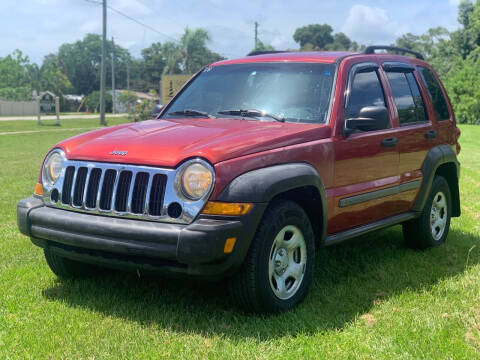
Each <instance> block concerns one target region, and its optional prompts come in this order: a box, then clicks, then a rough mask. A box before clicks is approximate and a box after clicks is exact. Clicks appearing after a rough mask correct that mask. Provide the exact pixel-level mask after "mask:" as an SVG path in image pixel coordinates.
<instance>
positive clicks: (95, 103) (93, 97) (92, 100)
mask: <svg viewBox="0 0 480 360" xmlns="http://www.w3.org/2000/svg"><path fill="white" fill-rule="evenodd" d="M85 107H86V108H88V111H91V112H94V111H95V112H98V111H99V110H100V91H98V90H95V91H93V92H91V93H90V94H88V95H87V97H86V98H85ZM105 111H106V112H112V93H111V92H110V91H106V92H105Z"/></svg>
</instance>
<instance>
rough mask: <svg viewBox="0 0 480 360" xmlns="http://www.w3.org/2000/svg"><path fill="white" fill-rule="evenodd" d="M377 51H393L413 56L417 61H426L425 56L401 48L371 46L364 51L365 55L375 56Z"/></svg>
mask: <svg viewBox="0 0 480 360" xmlns="http://www.w3.org/2000/svg"><path fill="white" fill-rule="evenodd" d="M375 50H391V51H396V52H400V53H407V54H412V55H414V56H415V57H416V58H417V59H421V60H424V57H423V55H422V54H420V53H419V52H417V51H413V50H409V49H404V48H399V47H396V46H383V45H371V46H367V47H366V48H365V50H363V54H375Z"/></svg>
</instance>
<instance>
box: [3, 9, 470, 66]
mask: <svg viewBox="0 0 480 360" xmlns="http://www.w3.org/2000/svg"><path fill="white" fill-rule="evenodd" d="M96 1H98V0H0V20H1V21H0V24H1V30H0V35H1V37H0V38H1V41H0V57H4V56H6V55H8V54H10V53H11V52H12V51H13V50H15V49H17V48H18V49H20V50H22V52H23V53H24V54H26V55H28V56H29V58H30V60H31V61H33V62H36V63H41V62H42V60H43V57H44V56H45V55H47V54H49V53H54V52H56V51H57V49H58V47H59V46H60V45H61V44H63V43H65V42H75V41H76V40H79V39H81V38H83V36H84V35H85V34H87V33H98V34H100V33H101V24H102V23H101V20H102V9H101V6H100V5H99V4H97V3H95V2H96ZM459 1H460V0H401V1H398V0H390V1H389V0H356V1H355V0H345V1H341V0H337V1H335V0H328V1H325V0H242V1H236V0H201V1H200V0H197V1H194V0H177V1H167V0H107V3H108V5H109V6H111V7H112V8H114V9H116V10H118V11H120V12H122V13H125V14H127V15H129V16H130V17H132V18H134V19H136V20H138V21H140V22H142V23H143V24H145V25H147V26H148V27H150V28H147V27H145V26H141V25H139V24H137V23H135V22H133V21H131V20H129V19H127V18H125V17H123V16H121V15H119V14H118V13H116V12H114V11H112V10H109V11H108V20H107V36H108V37H109V38H111V37H112V36H113V37H114V38H115V42H116V43H118V44H119V45H121V46H123V47H124V48H127V49H129V50H130V52H131V53H132V55H133V56H135V57H138V56H140V52H141V49H143V48H145V47H148V46H149V45H150V44H151V43H153V42H158V41H160V42H165V41H169V40H178V39H179V38H180V37H181V34H182V33H183V29H184V28H185V27H186V26H188V27H190V28H196V27H203V28H205V29H207V30H208V31H209V33H210V35H211V42H210V44H209V47H210V48H211V49H212V50H213V51H216V52H218V53H219V54H221V55H223V56H224V57H226V58H234V57H240V56H244V55H245V54H247V53H248V52H249V51H250V50H251V49H252V48H253V46H254V23H255V21H257V22H258V23H259V28H258V34H259V39H260V40H262V41H263V42H264V43H267V44H272V45H273V46H275V48H277V49H289V48H297V47H298V44H296V43H295V42H294V40H293V33H294V32H295V29H296V28H298V27H300V26H304V25H308V24H324V23H327V24H329V25H331V26H332V28H333V29H334V32H344V33H345V34H347V35H348V36H349V37H350V38H351V39H352V40H355V41H357V42H358V43H359V44H365V45H371V44H376V45H377V44H391V43H393V42H394V41H395V39H396V38H397V37H398V36H400V35H402V34H404V33H407V32H411V33H414V34H422V33H424V32H425V31H426V30H427V29H429V28H431V27H436V26H443V27H446V28H447V29H448V30H455V29H457V28H458V27H459V24H458V22H457V6H458V3H459ZM152 29H154V30H155V31H153V30H152Z"/></svg>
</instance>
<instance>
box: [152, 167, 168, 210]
mask: <svg viewBox="0 0 480 360" xmlns="http://www.w3.org/2000/svg"><path fill="white" fill-rule="evenodd" d="M166 180H167V177H166V176H165V175H161V174H155V175H154V176H153V181H152V188H151V190H150V199H149V203H148V212H149V214H150V215H152V216H160V215H161V213H162V205H163V196H164V194H165V184H166Z"/></svg>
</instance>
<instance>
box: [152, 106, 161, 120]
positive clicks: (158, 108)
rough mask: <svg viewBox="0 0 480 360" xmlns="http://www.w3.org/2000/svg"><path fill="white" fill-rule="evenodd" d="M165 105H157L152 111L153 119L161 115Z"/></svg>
mask: <svg viewBox="0 0 480 360" xmlns="http://www.w3.org/2000/svg"><path fill="white" fill-rule="evenodd" d="M162 109H163V105H162V104H155V106H154V107H153V109H152V117H153V118H156V117H157V115H158V114H160V111H162Z"/></svg>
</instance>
